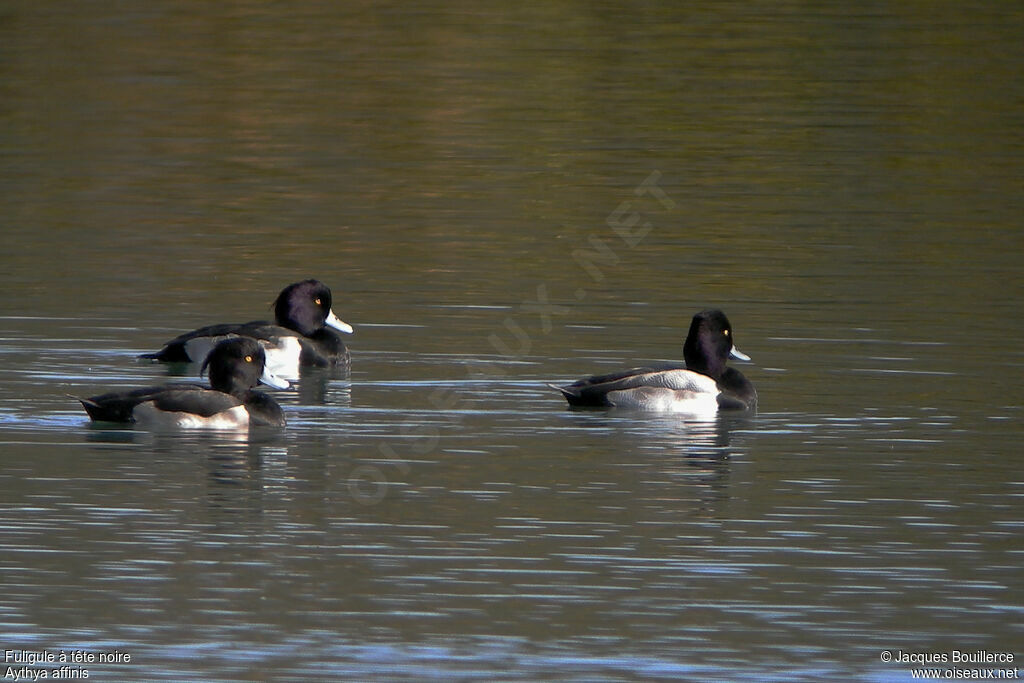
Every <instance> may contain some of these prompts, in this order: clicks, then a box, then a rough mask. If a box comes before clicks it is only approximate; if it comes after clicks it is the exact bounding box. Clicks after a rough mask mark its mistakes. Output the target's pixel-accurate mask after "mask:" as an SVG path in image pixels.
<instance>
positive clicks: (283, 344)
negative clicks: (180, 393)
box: [140, 280, 352, 379]
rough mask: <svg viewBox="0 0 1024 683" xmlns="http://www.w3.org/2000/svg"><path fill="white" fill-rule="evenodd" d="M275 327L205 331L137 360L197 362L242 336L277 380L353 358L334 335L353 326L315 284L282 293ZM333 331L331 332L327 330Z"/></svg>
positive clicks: (211, 328) (321, 286) (188, 334)
mask: <svg viewBox="0 0 1024 683" xmlns="http://www.w3.org/2000/svg"><path fill="white" fill-rule="evenodd" d="M274 318H275V323H276V324H275V323H270V322H266V321H261V320H257V321H253V322H248V323H243V324H222V325H208V326H206V327H201V328H199V329H198V330H192V331H191V332H186V333H184V334H182V335H179V336H177V337H175V338H174V339H172V340H171V341H169V342H167V344H165V345H164V347H163V348H162V349H160V350H159V351H157V352H156V353H147V354H143V355H141V356H140V358H147V359H150V360H158V361H164V362H170V363H189V362H197V363H198V362H200V361H202V360H203V359H204V358H206V354H207V353H209V351H210V349H211V348H213V346H214V345H215V344H216V343H217V342H218V341H220V340H222V339H224V338H227V337H231V336H246V337H252V338H254V339H258V340H260V343H261V344H262V345H263V347H264V348H265V349H266V351H267V364H268V365H269V366H270V368H271V370H272V371H273V372H274V373H275V374H278V375H281V376H283V377H288V378H291V379H296V378H298V376H299V366H300V365H314V366H319V367H347V366H348V364H349V361H350V359H351V356H350V354H349V351H348V348H346V346H345V342H343V341H342V339H341V336H340V335H338V333H337V332H335V331H334V330H339V331H341V332H344V333H346V334H351V333H352V326H351V325H349V324H348V323H346V322H344V321H342V320H340V319H339V318H338V316H336V315H335V314H334V311H333V310H331V290H330V289H329V288H328V287H327V285H325V284H324V283H322V282H320V281H319V280H303V281H302V282H295V283H293V284H290V285H288V286H287V287H285V288H284V289H283V290H282V291H281V293H280V294H279V295H278V297H277V299H276V300H275V301H274ZM329 328H333V329H329Z"/></svg>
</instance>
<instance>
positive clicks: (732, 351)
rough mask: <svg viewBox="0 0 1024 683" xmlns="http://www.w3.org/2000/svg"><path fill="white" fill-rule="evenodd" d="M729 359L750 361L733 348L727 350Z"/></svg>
mask: <svg viewBox="0 0 1024 683" xmlns="http://www.w3.org/2000/svg"><path fill="white" fill-rule="evenodd" d="M729 357H730V358H735V359H736V360H750V356H748V355H747V354H745V353H743V352H742V351H740V350H739V349H737V348H736V347H735V346H734V347H732V348H731V349H729Z"/></svg>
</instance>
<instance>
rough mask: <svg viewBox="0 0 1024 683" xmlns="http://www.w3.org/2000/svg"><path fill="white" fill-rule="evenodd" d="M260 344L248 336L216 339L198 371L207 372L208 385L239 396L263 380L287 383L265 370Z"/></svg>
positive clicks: (280, 386) (277, 384)
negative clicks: (217, 342)
mask: <svg viewBox="0 0 1024 683" xmlns="http://www.w3.org/2000/svg"><path fill="white" fill-rule="evenodd" d="M266 362H267V357H266V354H265V353H264V352H263V347H262V346H260V345H259V342H257V341H256V340H255V339H252V338H250V337H233V338H231V339H227V340H225V341H222V342H220V343H219V344H217V345H216V346H214V347H213V349H212V350H211V351H210V353H209V355H207V356H206V360H205V361H203V367H202V369H201V370H200V371H199V374H202V373H203V372H205V371H206V370H207V369H209V372H210V386H211V387H212V388H214V389H216V390H217V391H223V392H224V393H226V394H232V395H234V396H241V395H243V394H245V393H246V392H247V391H249V390H250V389H252V388H253V387H254V386H256V385H257V384H259V383H260V382H263V383H264V384H266V385H268V386H272V387H275V388H278V389H284V388H286V387H287V386H288V383H287V382H286V381H284V380H283V379H280V378H278V377H276V376H275V375H273V374H271V373H270V372H268V371H267V369H266Z"/></svg>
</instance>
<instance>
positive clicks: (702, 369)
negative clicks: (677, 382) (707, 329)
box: [683, 337, 726, 380]
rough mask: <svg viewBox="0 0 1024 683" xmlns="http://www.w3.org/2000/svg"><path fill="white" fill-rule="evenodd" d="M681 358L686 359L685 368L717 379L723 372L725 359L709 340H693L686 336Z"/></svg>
mask: <svg viewBox="0 0 1024 683" xmlns="http://www.w3.org/2000/svg"><path fill="white" fill-rule="evenodd" d="M683 359H684V360H685V361H686V369H687V370H693V371H694V372H699V373H700V374H702V375H707V376H708V377H711V378H713V379H715V380H718V378H719V377H721V376H722V373H723V372H725V368H726V365H725V359H723V358H721V357H720V355H719V353H718V349H716V348H714V345H713V344H712V343H711V342H704V343H703V344H702V343H701V342H700V341H693V342H692V343H691V341H690V338H689V337H687V339H686V343H685V344H684V345H683Z"/></svg>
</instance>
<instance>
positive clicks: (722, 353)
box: [683, 309, 750, 380]
mask: <svg viewBox="0 0 1024 683" xmlns="http://www.w3.org/2000/svg"><path fill="white" fill-rule="evenodd" d="M729 356H732V357H733V358H738V359H740V360H750V358H748V357H747V356H746V355H744V354H742V353H740V352H739V351H738V350H737V349H736V339H735V335H734V334H733V331H732V325H730V324H729V319H728V318H726V317H725V313H722V312H721V311H719V310H716V309H709V310H706V311H701V312H700V313H698V314H697V315H695V316H693V321H692V322H691V323H690V331H689V333H687V335H686V343H684V344H683V358H684V359H685V360H686V367H687V368H688V369H690V370H693V371H695V372H699V373H701V374H702V375H707V376H708V377H713V378H714V379H716V380H717V379H718V378H720V377H721V376H722V373H723V372H725V368H726V361H727V360H728V358H729Z"/></svg>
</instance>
